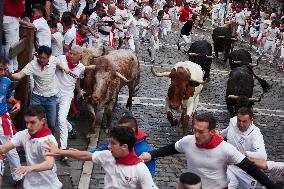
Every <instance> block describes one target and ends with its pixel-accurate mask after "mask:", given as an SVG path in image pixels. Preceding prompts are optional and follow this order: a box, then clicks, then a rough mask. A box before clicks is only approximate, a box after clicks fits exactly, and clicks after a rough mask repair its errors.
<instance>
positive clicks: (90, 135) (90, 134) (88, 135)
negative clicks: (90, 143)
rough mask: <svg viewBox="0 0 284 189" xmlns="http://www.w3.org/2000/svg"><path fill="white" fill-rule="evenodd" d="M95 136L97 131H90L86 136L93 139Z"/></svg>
mask: <svg viewBox="0 0 284 189" xmlns="http://www.w3.org/2000/svg"><path fill="white" fill-rule="evenodd" d="M95 137H96V133H89V134H87V136H86V138H87V139H91V138H95Z"/></svg>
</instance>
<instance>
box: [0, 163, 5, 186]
mask: <svg viewBox="0 0 284 189" xmlns="http://www.w3.org/2000/svg"><path fill="white" fill-rule="evenodd" d="M3 175H4V162H3V160H0V177H2V176H3ZM0 179H1V178H0ZM1 186H2V185H1V184H0V187H1Z"/></svg>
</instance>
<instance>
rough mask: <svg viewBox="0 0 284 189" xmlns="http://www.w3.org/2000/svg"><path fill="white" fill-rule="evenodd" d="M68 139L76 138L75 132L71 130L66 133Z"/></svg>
mask: <svg viewBox="0 0 284 189" xmlns="http://www.w3.org/2000/svg"><path fill="white" fill-rule="evenodd" d="M68 135H69V138H70V139H76V137H77V131H76V130H75V129H74V128H73V129H72V130H71V131H70V132H68Z"/></svg>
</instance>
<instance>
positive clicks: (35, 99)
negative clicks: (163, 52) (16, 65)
mask: <svg viewBox="0 0 284 189" xmlns="http://www.w3.org/2000/svg"><path fill="white" fill-rule="evenodd" d="M51 53H52V51H51V48H50V47H47V46H40V47H39V48H38V49H37V55H36V59H33V60H32V61H31V62H29V63H28V64H27V65H26V66H25V67H24V68H23V69H22V70H21V71H19V72H17V73H15V74H11V73H10V78H12V79H13V80H21V79H22V78H24V77H25V76H26V75H31V76H33V78H34V88H33V89H32V94H31V98H30V104H31V105H33V104H40V105H42V106H43V107H44V108H45V111H46V114H47V122H48V126H49V128H50V129H51V131H52V133H53V134H54V133H55V123H56V94H57V93H58V87H57V83H56V77H55V71H56V68H59V69H61V70H63V71H65V72H68V69H67V68H65V67H64V66H63V65H62V64H61V62H60V61H59V59H58V58H56V57H54V56H51Z"/></svg>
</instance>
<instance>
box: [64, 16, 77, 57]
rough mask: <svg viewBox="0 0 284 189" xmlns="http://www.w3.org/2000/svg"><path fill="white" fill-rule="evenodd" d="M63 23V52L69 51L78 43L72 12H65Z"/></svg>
mask: <svg viewBox="0 0 284 189" xmlns="http://www.w3.org/2000/svg"><path fill="white" fill-rule="evenodd" d="M61 23H62V25H63V33H64V35H63V38H64V42H63V52H64V53H66V52H68V51H69V49H70V47H71V46H72V44H76V28H75V26H74V24H73V19H72V16H71V13H70V12H64V13H63V15H62V18H61Z"/></svg>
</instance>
